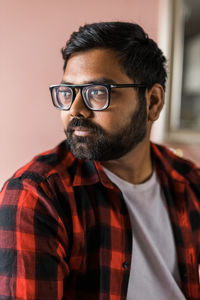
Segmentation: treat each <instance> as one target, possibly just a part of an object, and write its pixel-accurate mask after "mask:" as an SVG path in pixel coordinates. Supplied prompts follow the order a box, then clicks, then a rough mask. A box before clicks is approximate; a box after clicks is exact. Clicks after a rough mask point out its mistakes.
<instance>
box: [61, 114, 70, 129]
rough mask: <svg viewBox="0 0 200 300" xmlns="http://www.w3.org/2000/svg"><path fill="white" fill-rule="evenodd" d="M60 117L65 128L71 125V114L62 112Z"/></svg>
mask: <svg viewBox="0 0 200 300" xmlns="http://www.w3.org/2000/svg"><path fill="white" fill-rule="evenodd" d="M60 117H61V121H62V124H63V126H64V128H66V127H67V124H68V123H69V112H67V111H61V113H60Z"/></svg>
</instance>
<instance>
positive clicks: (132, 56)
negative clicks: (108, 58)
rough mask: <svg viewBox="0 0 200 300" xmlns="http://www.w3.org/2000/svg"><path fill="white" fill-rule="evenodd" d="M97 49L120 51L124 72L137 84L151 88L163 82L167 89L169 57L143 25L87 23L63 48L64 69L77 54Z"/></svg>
mask: <svg viewBox="0 0 200 300" xmlns="http://www.w3.org/2000/svg"><path fill="white" fill-rule="evenodd" d="M94 48H105V49H111V50H114V51H116V52H117V53H118V56H119V59H120V62H121V65H122V68H123V70H124V72H125V73H126V74H127V75H128V76H129V77H130V78H131V79H132V80H133V81H134V82H136V83H145V84H146V86H147V88H151V87H152V86H153V85H154V84H155V83H160V84H161V85H162V87H163V89H164V90H165V84H166V78H167V72H166V58H165V57H164V55H163V53H162V51H161V50H160V49H159V48H158V46H157V44H156V43H155V42H154V41H153V40H152V39H150V38H149V37H148V35H147V33H145V32H144V30H143V29H142V27H140V26H139V25H137V24H134V23H128V22H100V23H92V24H86V25H84V26H82V27H80V28H79V30H78V31H77V32H73V33H72V35H71V37H70V39H69V40H68V41H67V43H66V46H65V47H64V48H62V50H61V51H62V56H63V59H64V70H65V68H66V66H67V61H68V59H69V58H70V56H71V55H72V54H73V53H76V52H80V51H87V50H91V49H94Z"/></svg>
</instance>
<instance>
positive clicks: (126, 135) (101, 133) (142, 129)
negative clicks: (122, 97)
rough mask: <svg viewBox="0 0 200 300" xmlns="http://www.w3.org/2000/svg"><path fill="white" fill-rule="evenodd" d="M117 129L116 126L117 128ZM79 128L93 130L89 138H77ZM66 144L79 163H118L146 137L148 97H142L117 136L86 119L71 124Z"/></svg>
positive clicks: (66, 130)
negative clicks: (87, 161)
mask: <svg viewBox="0 0 200 300" xmlns="http://www.w3.org/2000/svg"><path fill="white" fill-rule="evenodd" d="M114 126H117V123H116V124H115V125H114ZM76 127H84V128H88V129H89V130H90V135H89V136H85V137H84V136H76V135H74V134H73V133H74V130H75V128H76ZM65 134H66V137H67V139H66V142H67V144H68V145H69V147H70V150H71V151H72V153H73V155H74V156H75V157H77V158H79V159H88V160H96V161H108V160H115V159H118V158H120V157H122V156H124V155H125V154H127V153H128V152H130V151H131V150H133V149H134V148H135V147H136V146H137V145H138V144H139V143H140V142H141V141H142V140H143V139H144V138H145V136H146V134H147V112H146V100H145V97H144V96H143V97H140V99H139V101H138V108H137V109H136V111H134V113H133V115H132V116H131V120H130V121H129V123H128V124H126V125H124V126H123V127H121V128H119V129H118V132H117V133H115V134H111V133H107V132H106V131H105V130H104V129H103V128H102V127H101V126H99V125H97V124H93V123H92V122H91V121H90V120H88V119H85V118H83V117H79V118H78V117H76V118H74V119H72V120H71V121H70V123H69V124H68V126H67V128H66V129H65Z"/></svg>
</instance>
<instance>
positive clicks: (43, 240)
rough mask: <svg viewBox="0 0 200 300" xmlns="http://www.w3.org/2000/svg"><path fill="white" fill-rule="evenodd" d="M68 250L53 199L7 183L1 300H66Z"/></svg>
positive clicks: (1, 216)
mask: <svg viewBox="0 0 200 300" xmlns="http://www.w3.org/2000/svg"><path fill="white" fill-rule="evenodd" d="M67 248H68V237H67V232H66V228H65V226H64V224H63V222H62V220H61V219H60V217H59V215H58V212H57V210H56V209H55V207H54V205H53V200H52V199H49V197H48V196H47V195H46V194H45V193H44V192H42V190H41V189H38V188H35V187H32V186H31V185H30V184H28V185H27V186H26V187H25V185H24V184H23V183H21V182H20V180H19V179H13V180H11V181H9V182H8V183H7V184H6V185H5V187H4V188H3V190H2V192H1V194H0V299H10V300H14V299H19V300H25V299H26V300H28V299H31V300H34V299H35V300H36V299H37V300H38V299H40V300H43V299H44V300H50V299H51V300H59V299H62V297H63V280H64V279H65V278H66V277H67V276H68V274H69V267H68V264H67V260H66V256H67V253H66V251H67Z"/></svg>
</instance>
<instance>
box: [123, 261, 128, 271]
mask: <svg viewBox="0 0 200 300" xmlns="http://www.w3.org/2000/svg"><path fill="white" fill-rule="evenodd" d="M122 266H123V268H124V269H125V270H127V269H128V268H129V263H128V262H127V261H125V262H123V264H122Z"/></svg>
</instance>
